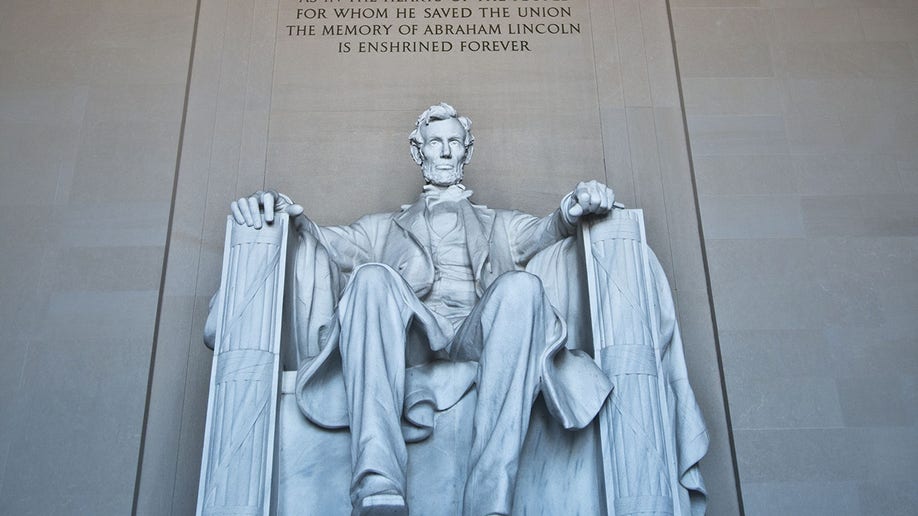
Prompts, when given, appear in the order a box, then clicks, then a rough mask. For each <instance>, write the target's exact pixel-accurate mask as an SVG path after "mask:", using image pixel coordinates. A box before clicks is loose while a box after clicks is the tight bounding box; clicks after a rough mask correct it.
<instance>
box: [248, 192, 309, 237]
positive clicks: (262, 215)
mask: <svg viewBox="0 0 918 516" xmlns="http://www.w3.org/2000/svg"><path fill="white" fill-rule="evenodd" d="M230 211H231V212H232V214H233V219H235V221H236V223H237V224H241V225H246V226H249V227H254V228H255V229H261V227H262V225H263V224H271V223H272V222H274V214H275V213H280V212H287V213H288V214H289V215H290V216H291V217H296V216H298V215H302V213H303V207H302V206H300V205H299V204H296V203H294V202H293V201H291V200H290V198H289V197H287V196H286V195H283V194H279V193H277V192H275V191H273V190H268V191H266V192H261V191H259V192H255V193H253V194H252V195H250V196H248V197H242V198H240V199H238V200H235V201H233V202H232V203H231V204H230Z"/></svg>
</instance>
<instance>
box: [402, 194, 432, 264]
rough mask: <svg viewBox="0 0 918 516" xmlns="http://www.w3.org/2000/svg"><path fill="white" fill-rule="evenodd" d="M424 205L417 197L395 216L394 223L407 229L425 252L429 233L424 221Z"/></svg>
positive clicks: (422, 200) (426, 251)
mask: <svg viewBox="0 0 918 516" xmlns="http://www.w3.org/2000/svg"><path fill="white" fill-rule="evenodd" d="M425 207H426V206H425V204H424V199H418V200H417V201H415V202H414V204H411V205H409V206H408V207H407V208H406V209H404V210H402V212H401V213H399V214H398V215H396V216H395V223H396V224H397V225H398V226H399V227H400V228H402V229H404V230H405V231H407V232H408V233H409V234H410V235H411V236H412V237H413V238H414V241H415V242H416V243H417V244H418V245H420V246H421V247H422V248H423V249H424V253H425V254H427V253H428V249H427V247H428V244H429V243H430V234H429V233H428V231H427V224H426V222H425V221H424V210H425Z"/></svg>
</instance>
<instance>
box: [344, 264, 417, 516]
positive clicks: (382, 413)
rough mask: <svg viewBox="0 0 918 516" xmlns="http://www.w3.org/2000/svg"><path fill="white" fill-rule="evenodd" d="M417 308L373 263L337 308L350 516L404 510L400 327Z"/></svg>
mask: <svg viewBox="0 0 918 516" xmlns="http://www.w3.org/2000/svg"><path fill="white" fill-rule="evenodd" d="M415 305H420V301H418V300H417V298H416V297H415V295H414V293H413V292H412V291H411V289H410V288H409V287H408V285H407V284H406V283H405V281H404V280H403V279H402V278H401V277H400V276H399V275H398V274H397V273H396V272H395V271H393V270H392V269H391V268H389V267H387V266H385V265H379V264H368V265H364V266H362V267H360V268H358V269H357V270H356V271H355V272H354V275H353V277H352V278H351V281H350V283H349V284H348V286H347V288H345V290H344V293H343V294H342V296H341V300H340V301H339V303H338V319H339V322H340V324H341V335H340V350H341V359H342V369H343V372H344V381H345V390H346V391H347V403H348V411H349V415H350V429H351V463H352V466H353V475H354V476H353V479H352V483H351V502H352V504H353V505H354V507H355V513H360V511H359V508H360V506H361V505H362V504H372V503H381V504H382V505H386V504H390V505H391V504H393V503H394V504H395V505H398V503H399V497H400V503H401V504H402V506H404V500H405V490H406V485H407V483H406V468H407V464H408V452H407V450H406V448H405V441H404V438H403V437H402V431H401V427H400V423H399V421H400V418H401V414H402V407H403V405H404V395H405V392H404V391H405V341H406V328H407V326H408V323H409V321H410V320H411V316H412V313H413V311H414V309H416V306H415ZM367 509H370V507H368V508H367ZM396 513H397V512H392V513H391V514H396Z"/></svg>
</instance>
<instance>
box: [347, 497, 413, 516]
mask: <svg viewBox="0 0 918 516" xmlns="http://www.w3.org/2000/svg"><path fill="white" fill-rule="evenodd" d="M351 516H408V504H406V503H405V498H404V497H403V496H402V495H400V494H396V493H393V494H388V493H381V494H374V495H369V496H365V497H363V498H361V499H360V500H359V501H358V502H357V504H356V505H354V510H353V511H351Z"/></svg>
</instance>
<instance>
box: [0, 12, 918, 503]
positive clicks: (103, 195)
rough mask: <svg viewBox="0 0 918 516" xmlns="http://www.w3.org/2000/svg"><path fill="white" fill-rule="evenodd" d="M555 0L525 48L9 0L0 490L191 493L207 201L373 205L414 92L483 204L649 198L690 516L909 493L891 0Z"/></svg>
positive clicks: (227, 15) (914, 129) (908, 270)
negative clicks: (343, 40) (676, 322)
mask: <svg viewBox="0 0 918 516" xmlns="http://www.w3.org/2000/svg"><path fill="white" fill-rule="evenodd" d="M570 3H571V5H575V6H576V7H577V8H578V10H577V14H576V17H577V19H576V22H577V23H580V24H581V25H582V27H583V31H582V33H581V34H580V35H578V36H576V37H568V38H563V39H559V40H557V41H552V42H550V43H545V41H541V40H540V44H543V45H542V46H539V47H537V49H538V52H534V53H532V54H530V55H523V54H520V55H502V56H501V55H449V56H446V55H440V56H436V55H421V56H413V57H409V56H370V55H363V56H359V55H357V56H344V55H339V54H336V52H335V48H334V45H333V41H334V40H328V41H326V42H324V43H322V44H320V45H318V46H316V45H315V44H311V43H307V42H306V41H304V40H301V39H297V38H289V37H282V36H283V34H284V32H283V31H284V27H283V25H284V23H286V22H287V21H288V20H289V18H290V12H292V11H293V10H295V8H296V7H297V2H295V1H293V0H271V1H260V0H259V1H256V0H200V2H198V4H197V5H196V4H195V3H192V2H180V1H176V0H169V1H164V2H157V3H151V2H140V1H137V0H122V1H117V2H116V1H113V0H93V1H88V0H73V1H69V2H62V1H59V0H42V1H23V0H10V1H7V2H4V3H3V5H2V6H0V246H2V247H0V248H2V253H0V350H2V352H3V357H4V358H3V360H2V361H0V513H2V514H42V515H46V514H50V515H53V514H127V513H129V512H131V511H132V507H133V510H134V511H135V512H136V513H137V514H151V515H161V514H188V513H190V512H191V511H192V510H193V507H194V503H195V497H196V489H197V477H198V468H199V460H200V453H201V450H200V447H201V440H202V434H203V426H204V410H205V404H206V388H207V380H208V378H207V376H208V374H209V368H210V357H211V353H210V352H209V351H208V350H207V349H206V348H204V347H203V345H202V344H201V339H200V335H201V334H202V328H203V321H204V317H205V315H206V311H207V301H208V299H209V296H210V293H211V292H212V291H213V290H214V288H215V287H216V282H217V281H218V277H219V263H220V254H221V252H222V237H223V233H222V229H221V228H222V224H223V221H224V217H225V215H226V209H227V204H228V201H229V200H230V199H232V198H233V197H235V196H240V195H245V194H247V193H249V192H251V191H252V190H254V189H257V188H261V187H262V186H264V185H274V186H277V187H278V188H280V189H282V190H285V191H288V192H289V193H291V195H294V196H295V197H296V198H297V199H298V200H301V201H303V202H304V203H306V204H307V205H308V206H309V211H310V213H313V214H315V215H316V218H317V219H318V220H319V221H320V222H323V223H340V222H347V221H349V220H351V219H353V218H354V217H355V216H356V215H358V214H360V213H365V212H368V211H384V210H391V209H394V208H395V207H397V205H398V204H400V203H402V202H407V201H409V200H410V199H411V198H412V197H413V195H414V193H413V192H415V191H416V187H417V175H416V172H415V169H414V167H413V165H412V164H411V163H410V162H409V161H408V160H409V157H408V155H407V152H405V151H404V150H405V149H406V145H405V140H406V134H407V130H408V129H410V124H411V123H412V122H413V117H414V116H415V115H416V114H417V113H416V112H417V111H418V109H419V108H422V107H424V106H426V105H428V104H430V103H433V102H438V101H440V100H447V101H449V102H451V103H453V104H455V105H456V106H457V107H459V108H460V109H463V110H464V111H466V112H468V114H469V115H470V116H471V117H472V118H473V119H474V120H475V123H476V126H475V128H476V134H477V135H478V137H479V145H478V146H477V148H476V149H477V150H476V156H475V159H474V160H473V162H472V164H471V165H470V166H469V168H468V183H469V185H470V187H471V188H473V189H475V190H476V191H477V192H478V193H477V195H476V198H477V200H478V201H479V202H483V203H487V204H490V205H493V206H514V207H518V208H521V209H525V210H527V211H531V212H535V213H541V212H545V211H548V210H550V209H552V208H553V207H554V205H555V203H556V202H557V199H558V198H559V197H560V195H561V194H563V193H564V192H566V191H567V190H569V189H570V187H571V186H572V185H573V182H574V181H575V180H576V179H580V178H597V179H603V180H605V181H608V182H609V183H610V184H612V185H613V186H615V188H616V191H617V192H618V196H619V199H620V200H621V201H623V202H625V203H626V204H628V205H629V206H635V207H642V208H644V209H645V213H646V216H647V220H648V224H649V226H648V231H649V235H650V239H651V243H652V244H653V245H654V247H655V249H656V251H657V253H658V254H659V255H660V258H661V261H662V262H663V264H664V267H665V269H666V271H667V274H668V275H669V277H670V282H671V284H672V286H673V287H674V291H675V295H676V299H677V303H678V310H679V312H680V318H681V321H682V324H683V330H684V335H685V337H686V350H687V353H688V355H689V357H688V358H689V369H690V375H691V376H692V380H693V382H694V384H695V386H696V392H697V394H698V397H699V401H700V403H701V405H702V408H703V410H704V411H705V414H706V417H707V418H708V421H709V424H710V426H711V431H712V440H713V443H712V450H711V452H710V454H709V456H708V457H707V458H706V459H705V461H704V463H703V470H704V473H705V475H706V480H707V481H708V487H709V488H710V490H711V491H712V501H711V511H710V513H711V514H717V515H720V514H737V513H739V512H741V510H742V509H741V508H743V507H744V509H745V512H746V513H748V514H750V515H752V514H794V513H797V514H800V513H807V514H869V513H874V514H880V513H882V514H897V513H902V514H905V513H909V512H913V511H914V507H915V506H918V499H916V498H915V494H914V493H915V492H918V489H915V487H916V486H915V480H914V479H915V478H916V476H918V475H916V474H918V470H916V464H918V457H916V451H918V443H916V440H918V438H916V435H918V432H916V428H915V427H916V424H918V413H916V407H918V400H916V395H915V392H918V390H916V379H918V352H916V349H915V348H916V343H915V337H914V335H915V334H916V331H915V330H918V328H916V326H918V324H916V322H915V317H914V316H913V314H914V313H915V312H916V311H918V297H916V295H915V292H916V289H915V285H916V280H918V272H916V268H915V263H916V254H918V252H916V250H918V240H916V237H918V211H916V206H918V202H916V201H918V154H916V151H915V150H914V148H915V147H918V145H916V144H918V81H916V79H918V77H916V70H918V62H916V59H918V29H916V28H918V11H916V5H915V2H914V1H907V0H874V1H867V0H863V1H860V0H799V1H796V2H795V1H792V0H671V1H670V2H663V1H657V0H653V1H641V0H611V1H609V0H604V1H600V0H576V1H574V0H572V1H571V2H570ZM671 22H672V32H670V28H671V27H670V23H671ZM671 34H672V35H674V37H675V50H676V59H675V60H674V55H673V42H672V40H671ZM310 45H313V46H310ZM192 55H193V56H194V58H193V62H192V61H191V56H192ZM342 69H344V70H345V71H344V72H341V71H340V70H342ZM677 72H678V75H677ZM677 78H678V79H679V80H678V81H677ZM186 87H187V90H186ZM680 87H681V89H680ZM186 91H187V95H188V97H187V104H186ZM366 91H371V92H372V95H367V94H365V93H361V92H366ZM680 92H681V93H682V96H681V97H680ZM683 100H684V113H685V115H686V117H685V120H687V133H686V131H685V126H683V120H684V119H683ZM686 137H687V139H686ZM505 148H509V149H511V151H510V152H502V149H505ZM688 149H690V150H691V154H689V153H688ZM690 156H691V160H690V159H689V157H690ZM691 166H693V169H694V170H693V172H694V173H692V168H690V167H691ZM696 194H697V197H696ZM696 198H697V200H698V204H699V206H697V208H700V226H699V225H698V222H699V219H698V218H697V217H696V214H697V212H696ZM170 221H172V224H171V226H170ZM170 228H171V231H170ZM699 234H703V238H704V239H703V240H701V239H700V238H699ZM702 243H703V244H704V245H703V246H702ZM704 252H706V260H705V259H704V258H705V255H704V254H703V253H704ZM706 271H707V273H708V274H706ZM164 272H165V274H164ZM709 286H710V290H709ZM709 295H711V296H712V299H713V304H712V303H711V302H710V301H711V299H710V298H709ZM712 306H713V312H712V310H711V308H712ZM712 316H713V317H716V323H717V326H716V330H717V331H716V332H715V327H714V326H713V325H712ZM715 336H717V338H718V339H719V350H718V348H717V347H716V346H715V341H714V338H715ZM718 351H719V352H718ZM721 366H722V367H721ZM151 371H152V373H151ZM721 372H722V373H723V379H724V381H725V384H724V385H722V384H721ZM151 374H152V375H151ZM722 387H725V390H723V391H722ZM723 392H725V393H726V395H727V398H728V401H729V404H728V408H729V414H727V413H725V405H724V399H723V397H722V394H723ZM146 414H148V417H147V416H146ZM145 418H146V419H145ZM145 422H146V427H145V428H144V424H145ZM731 436H732V438H733V441H734V442H731ZM142 443H143V444H142ZM733 444H735V454H734V453H733V449H732V446H733ZM734 455H735V460H736V464H737V466H738V470H737V471H736V472H734V469H733V457H734ZM138 468H139V469H140V475H138ZM737 478H738V481H737ZM737 485H738V486H739V487H741V488H742V489H741V491H742V501H743V505H740V502H739V499H738V498H739V497H738V493H737V492H736V486H737Z"/></svg>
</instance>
